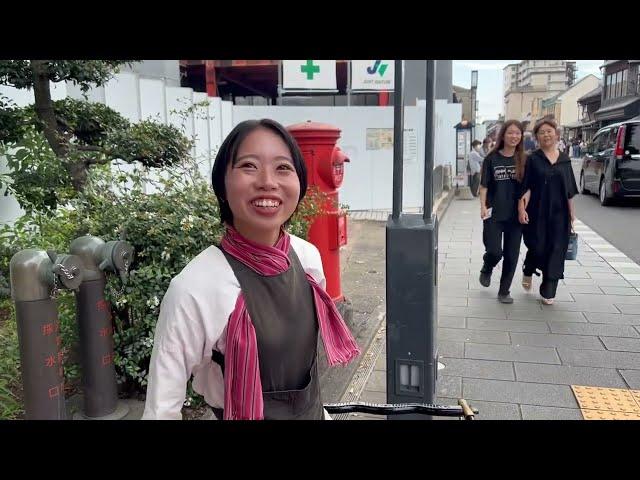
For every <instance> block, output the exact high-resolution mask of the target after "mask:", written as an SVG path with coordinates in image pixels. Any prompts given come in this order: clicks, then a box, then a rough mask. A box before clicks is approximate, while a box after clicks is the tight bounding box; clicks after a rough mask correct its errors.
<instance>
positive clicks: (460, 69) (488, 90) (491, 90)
mask: <svg viewBox="0 0 640 480" xmlns="http://www.w3.org/2000/svg"><path fill="white" fill-rule="evenodd" d="M520 61H521V60H454V61H453V84H454V85H458V86H459V87H464V88H469V87H470V86H471V71H472V70H478V100H479V102H478V103H479V105H478V113H477V115H478V117H479V120H480V121H482V120H493V119H497V118H498V114H500V113H502V81H503V80H502V79H503V77H502V69H503V68H504V67H505V66H506V65H508V64H510V63H518V62H520ZM573 61H575V62H576V67H577V72H576V74H577V75H576V76H577V80H579V79H581V78H582V77H584V76H585V75H589V74H593V75H595V76H596V77H598V78H600V69H599V68H598V67H600V65H602V64H603V63H604V60H573Z"/></svg>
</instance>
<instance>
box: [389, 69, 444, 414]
mask: <svg viewBox="0 0 640 480" xmlns="http://www.w3.org/2000/svg"><path fill="white" fill-rule="evenodd" d="M395 69H396V71H395V91H394V106H393V108H394V126H393V129H394V147H393V211H392V214H391V216H390V217H389V219H388V220H387V225H386V280H387V284H386V305H387V338H386V341H387V403H391V404H398V403H415V402H420V403H430V404H432V403H434V402H435V392H436V380H437V373H438V372H437V365H438V362H437V358H438V351H437V342H436V333H437V303H438V302H437V269H436V267H437V264H438V251H437V248H438V222H437V217H436V216H435V215H433V214H432V204H433V200H432V178H433V163H434V162H433V153H434V148H433V139H434V121H433V113H434V104H435V61H434V60H427V80H426V113H425V114H426V122H425V173H424V178H425V182H424V208H423V213H422V214H405V213H402V158H403V155H402V153H403V152H402V135H403V132H404V117H403V110H404V103H403V101H402V99H403V92H402V89H403V76H404V72H403V69H402V61H401V60H398V61H396V64H395ZM430 418H431V417H428V416H424V415H403V416H401V417H394V416H391V417H389V419H394V420H395V419H397V420H416V419H422V420H426V419H430Z"/></svg>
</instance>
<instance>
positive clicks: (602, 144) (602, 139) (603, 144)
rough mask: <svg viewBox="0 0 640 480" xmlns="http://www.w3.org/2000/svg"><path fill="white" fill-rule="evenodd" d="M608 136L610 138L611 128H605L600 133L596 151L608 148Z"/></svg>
mask: <svg viewBox="0 0 640 480" xmlns="http://www.w3.org/2000/svg"><path fill="white" fill-rule="evenodd" d="M608 138H609V130H605V131H604V132H601V133H600V135H598V138H597V140H596V148H595V151H596V152H602V151H603V150H605V149H606V148H607V140H608Z"/></svg>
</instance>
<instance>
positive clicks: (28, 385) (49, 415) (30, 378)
mask: <svg viewBox="0 0 640 480" xmlns="http://www.w3.org/2000/svg"><path fill="white" fill-rule="evenodd" d="M9 274H10V279H11V298H12V299H13V301H14V302H15V306H16V321H17V326H18V341H19V344H20V365H21V370H22V385H23V388H24V406H25V413H26V418H27V420H65V419H66V410H65V398H64V372H63V368H62V355H61V352H60V345H61V337H60V334H59V330H60V322H59V321H58V310H57V307H56V303H55V294H56V291H57V290H58V289H60V288H68V289H70V290H75V289H77V288H78V287H79V286H80V283H81V282H82V275H83V271H82V262H81V260H80V259H79V258H78V257H76V256H73V255H57V254H56V253H55V252H54V251H52V250H49V251H47V252H44V251H42V250H35V249H28V250H22V251H20V252H18V253H16V254H15V255H14V256H13V257H12V258H11V261H10V263H9Z"/></svg>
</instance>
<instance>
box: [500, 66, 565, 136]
mask: <svg viewBox="0 0 640 480" xmlns="http://www.w3.org/2000/svg"><path fill="white" fill-rule="evenodd" d="M575 71H576V64H575V62H570V61H567V60H523V61H521V62H520V63H513V64H509V65H507V66H506V67H504V69H503V93H504V104H503V113H504V115H505V118H507V119H509V118H515V119H517V120H520V121H524V122H526V124H527V125H530V124H532V123H533V122H535V121H536V120H537V119H538V118H540V116H541V115H540V112H541V108H542V107H541V102H542V100H544V99H545V98H547V97H549V96H553V95H555V94H559V93H561V92H563V91H565V90H566V89H567V88H568V87H570V86H572V85H573V84H574V82H575Z"/></svg>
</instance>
